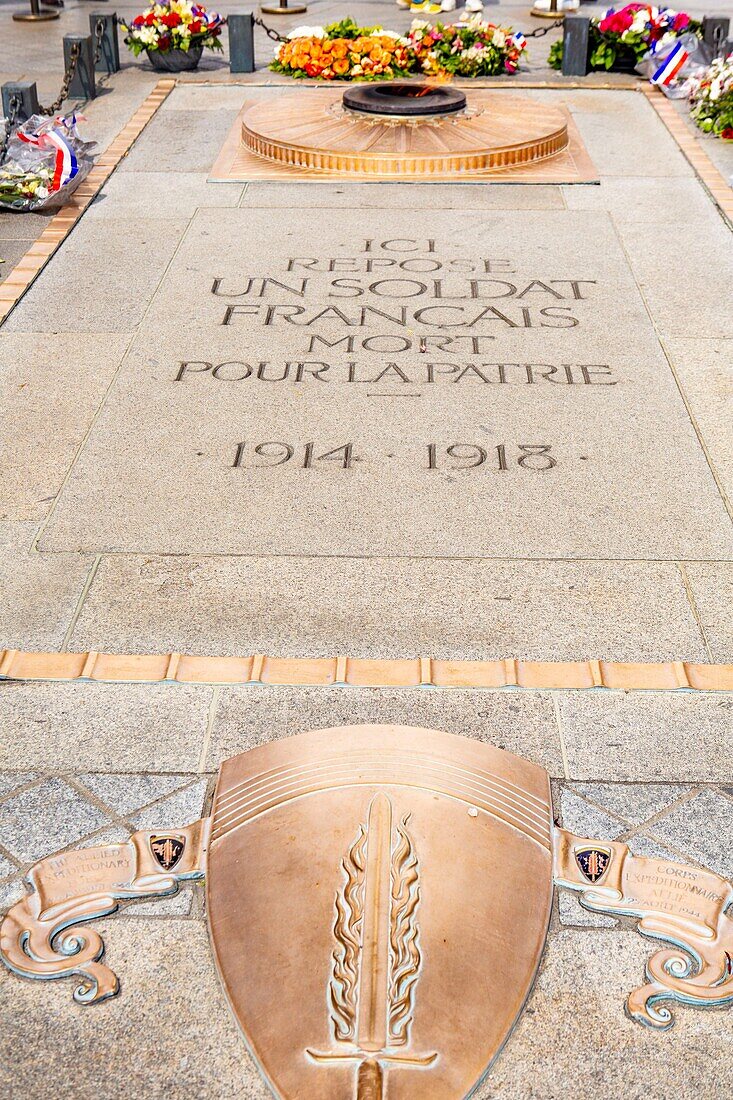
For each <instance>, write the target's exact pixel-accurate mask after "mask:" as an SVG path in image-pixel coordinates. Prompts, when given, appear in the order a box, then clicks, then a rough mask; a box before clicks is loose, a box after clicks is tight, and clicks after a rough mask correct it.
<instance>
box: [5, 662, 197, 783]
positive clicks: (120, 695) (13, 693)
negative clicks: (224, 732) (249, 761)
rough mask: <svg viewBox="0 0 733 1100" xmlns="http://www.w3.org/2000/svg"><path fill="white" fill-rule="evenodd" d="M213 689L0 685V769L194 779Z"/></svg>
mask: <svg viewBox="0 0 733 1100" xmlns="http://www.w3.org/2000/svg"><path fill="white" fill-rule="evenodd" d="M210 703H211V688H206V687H201V688H196V687H187V686H184V685H182V684H176V685H173V686H168V685H145V686H143V687H142V688H141V687H140V686H137V687H136V686H134V685H127V684H54V683H47V684H28V683H26V684H24V683H12V682H6V683H2V684H0V726H1V727H2V729H3V737H2V739H0V768H3V769H13V768H16V767H17V765H18V762H19V761H21V762H22V766H23V769H27V768H42V769H46V770H49V769H55V770H58V771H60V772H83V773H85V772H89V771H98V772H119V771H120V770H125V771H153V772H174V773H178V772H180V771H194V772H195V771H196V770H197V769H198V766H199V760H200V756H201V752H202V749H203V746H204V742H205V733H206V729H207V718H208V710H209V706H210Z"/></svg>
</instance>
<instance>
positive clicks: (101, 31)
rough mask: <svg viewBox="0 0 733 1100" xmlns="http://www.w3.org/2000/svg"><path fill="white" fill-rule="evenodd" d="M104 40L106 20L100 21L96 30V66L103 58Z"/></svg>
mask: <svg viewBox="0 0 733 1100" xmlns="http://www.w3.org/2000/svg"><path fill="white" fill-rule="evenodd" d="M103 38H104V19H98V20H97V23H96V26H95V28H94V64H95V65H96V64H97V62H98V61H99V59H100V57H101V56H102V39H103Z"/></svg>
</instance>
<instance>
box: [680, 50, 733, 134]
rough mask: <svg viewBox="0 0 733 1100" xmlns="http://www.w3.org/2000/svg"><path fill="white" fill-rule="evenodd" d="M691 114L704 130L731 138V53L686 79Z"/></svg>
mask: <svg viewBox="0 0 733 1100" xmlns="http://www.w3.org/2000/svg"><path fill="white" fill-rule="evenodd" d="M687 91H688V95H689V97H690V114H691V115H692V118H693V120H694V122H695V124H696V125H697V126H699V127H700V129H701V130H702V131H703V133H705V134H714V135H715V136H716V137H719V138H722V139H723V141H733V53H731V54H729V55H728V57H725V58H724V57H718V58H716V59H715V60H714V61H713V62H712V63H711V65H710V67H709V68H707V69H704V70H703V71H702V72H701V73H700V74H699V75H697V76H693V77H692V79H691V80H689V81H688V88H687Z"/></svg>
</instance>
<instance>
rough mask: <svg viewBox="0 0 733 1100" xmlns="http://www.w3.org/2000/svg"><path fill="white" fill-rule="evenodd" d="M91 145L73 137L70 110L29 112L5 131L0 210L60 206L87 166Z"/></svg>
mask: <svg viewBox="0 0 733 1100" xmlns="http://www.w3.org/2000/svg"><path fill="white" fill-rule="evenodd" d="M6 125H7V123H6ZM95 144H96V143H95V142H93V141H82V139H81V138H80V137H79V133H78V130H77V119H76V116H75V115H69V116H68V117H67V118H62V117H61V116H60V115H59V116H58V117H57V118H44V117H43V115H33V116H32V117H31V118H29V119H28V121H27V122H24V123H23V124H22V126H19V127H18V129H17V130H16V131H15V133H13V134H11V136H10V140H9V141H8V148H7V153H6V156H5V159H4V160H3V161H2V162H1V163H0V209H3V208H4V209H10V210H18V211H28V210H48V209H52V208H53V207H57V206H63V204H64V203H65V202H67V201H68V199H69V196H70V195H71V194H73V192H74V191H75V190H76V188H77V187H78V186H79V184H80V183H81V181H82V180H83V179H84V177H85V176H86V175H87V174H88V172H89V169H90V168H91V167H92V157H91V150H92V148H93V147H94V145H95Z"/></svg>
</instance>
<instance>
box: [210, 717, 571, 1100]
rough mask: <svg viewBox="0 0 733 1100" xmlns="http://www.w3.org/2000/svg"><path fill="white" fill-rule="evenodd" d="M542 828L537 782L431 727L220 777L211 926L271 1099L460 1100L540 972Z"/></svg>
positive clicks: (548, 861)
mask: <svg viewBox="0 0 733 1100" xmlns="http://www.w3.org/2000/svg"><path fill="white" fill-rule="evenodd" d="M551 829H552V823H551V811H550V792H549V784H548V777H547V774H546V772H545V771H544V770H543V769H542V768H539V767H537V766H536V765H533V764H531V763H529V762H528V761H525V760H522V759H520V758H518V757H516V756H513V755H511V754H510V753H507V752H504V751H502V750H501V749H496V748H493V747H492V746H489V745H486V744H482V743H481V742H477V741H473V740H467V739H465V738H462V737H456V736H453V735H451V734H447V733H442V732H439V731H436V730H422V729H415V728H412V727H395V726H389V727H388V726H357V727H342V728H339V729H332V730H320V731H318V732H315V733H308V734H303V735H302V736H299V737H293V738H290V739H288V740H285V741H278V742H276V743H272V744H269V745H265V746H263V747H261V748H257V749H254V750H253V751H251V752H247V753H244V754H243V755H241V756H238V757H235V758H233V759H231V760H227V761H226V762H225V763H224V764H223V765H222V768H221V772H220V775H219V781H218V786H217V789H216V794H215V798H214V806H213V811H212V818H211V834H210V843H209V849H208V857H207V858H208V866H207V895H208V904H207V909H208V919H209V926H210V932H211V939H212V943H213V946H214V953H215V956H216V961H217V965H218V968H219V972H220V975H221V979H222V982H223V985H224V989H225V991H226V994H227V997H228V999H229V1003H230V1005H231V1007H232V1010H233V1012H234V1014H235V1016H236V1018H237V1020H238V1022H239V1024H240V1026H241V1028H242V1030H243V1032H244V1034H245V1036H246V1038H247V1041H248V1043H249V1045H250V1047H251V1050H252V1052H253V1054H254V1056H255V1057H256V1059H257V1061H258V1063H259V1065H260V1067H261V1068H262V1070H263V1072H264V1074H265V1076H266V1078H267V1080H268V1082H269V1084H270V1086H271V1088H272V1089H273V1091H274V1092H275V1094H276V1095H277V1096H280V1097H283V1098H288V1100H294V1098H296V1097H297V1098H298V1100H309V1098H312V1100H337V1098H338V1100H344V1098H350V1097H354V1098H359V1100H378V1098H382V1097H389V1100H408V1098H410V1100H414V1098H415V1097H418V1096H419V1097H421V1100H422V1098H425V1100H428V1098H433V1097H434V1098H438V1097H440V1098H441V1100H446V1098H449V1097H456V1098H460V1097H464V1096H466V1095H468V1094H469V1093H470V1092H471V1091H472V1089H473V1088H474V1087H475V1085H476V1084H477V1082H478V1081H479V1080H480V1079H481V1077H482V1076H483V1074H484V1073H485V1072H486V1071H487V1069H488V1068H489V1065H490V1063H491V1061H492V1059H493V1058H494V1057H495V1055H496V1054H497V1052H498V1051H499V1049H500V1048H501V1046H502V1044H503V1042H504V1040H505V1039H506V1037H507V1035H508V1033H509V1031H510V1030H511V1027H512V1025H513V1024H514V1021H515V1020H516V1018H517V1015H518V1014H519V1012H520V1010H521V1007H522V1004H523V1002H524V1000H525V997H526V996H527V993H528V992H529V989H530V986H531V984H532V980H533V978H534V974H535V971H536V969H537V965H538V963H539V960H540V956H541V953H542V948H543V944H544V939H545V934H546V931H547V926H548V922H549V916H550V906H551V898H552V835H551Z"/></svg>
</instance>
